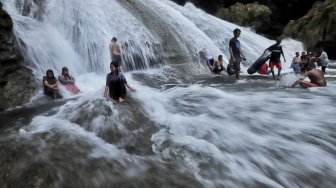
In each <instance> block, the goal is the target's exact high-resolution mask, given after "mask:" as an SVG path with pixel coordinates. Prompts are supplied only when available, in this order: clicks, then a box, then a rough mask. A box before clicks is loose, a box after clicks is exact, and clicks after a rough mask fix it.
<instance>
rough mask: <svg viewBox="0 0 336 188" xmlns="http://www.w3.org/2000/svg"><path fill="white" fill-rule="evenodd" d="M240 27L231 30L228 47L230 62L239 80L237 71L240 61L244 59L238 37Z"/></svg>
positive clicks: (238, 71) (238, 70)
mask: <svg viewBox="0 0 336 188" xmlns="http://www.w3.org/2000/svg"><path fill="white" fill-rule="evenodd" d="M240 33H241V31H240V29H238V28H236V29H235V30H233V38H232V39H231V40H230V43H229V49H230V58H231V59H230V63H231V64H232V67H233V69H234V71H235V74H236V79H237V80H239V73H240V61H241V59H244V58H245V57H244V55H243V53H242V52H241V48H240V41H239V40H238V37H239V36H240Z"/></svg>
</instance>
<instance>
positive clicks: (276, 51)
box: [265, 39, 286, 79]
mask: <svg viewBox="0 0 336 188" xmlns="http://www.w3.org/2000/svg"><path fill="white" fill-rule="evenodd" d="M280 44H281V40H280V39H277V40H276V43H275V44H273V45H272V46H270V47H268V48H267V49H266V50H265V52H266V51H270V52H271V58H270V60H269V67H270V69H271V73H272V76H273V79H275V74H274V66H276V67H277V68H278V79H280V74H281V69H282V65H281V60H280V58H281V54H282V57H283V58H284V60H285V62H286V58H285V55H284V53H283V50H282V46H281V45H280Z"/></svg>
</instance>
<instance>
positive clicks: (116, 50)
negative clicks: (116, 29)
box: [110, 37, 123, 72]
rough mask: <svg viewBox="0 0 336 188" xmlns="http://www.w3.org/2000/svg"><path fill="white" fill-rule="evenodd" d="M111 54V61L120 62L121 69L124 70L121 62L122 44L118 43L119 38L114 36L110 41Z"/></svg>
mask: <svg viewBox="0 0 336 188" xmlns="http://www.w3.org/2000/svg"><path fill="white" fill-rule="evenodd" d="M110 54H111V62H113V61H116V62H118V64H119V67H118V69H119V71H120V72H122V71H123V68H122V66H121V65H122V62H121V48H120V45H119V44H118V43H117V38H116V37H113V38H112V39H111V43H110Z"/></svg>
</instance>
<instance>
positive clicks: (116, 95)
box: [43, 29, 329, 102]
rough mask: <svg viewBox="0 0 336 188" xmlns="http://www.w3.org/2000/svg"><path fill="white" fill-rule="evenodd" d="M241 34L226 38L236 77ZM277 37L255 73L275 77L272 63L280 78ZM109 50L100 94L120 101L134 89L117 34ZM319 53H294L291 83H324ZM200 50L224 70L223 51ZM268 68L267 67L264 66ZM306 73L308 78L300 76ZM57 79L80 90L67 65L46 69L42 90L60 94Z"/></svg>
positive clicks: (73, 90) (236, 32) (215, 67)
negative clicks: (56, 71) (215, 53)
mask: <svg viewBox="0 0 336 188" xmlns="http://www.w3.org/2000/svg"><path fill="white" fill-rule="evenodd" d="M240 34H241V30H240V29H234V30H233V38H232V39H231V40H230V42H229V51H230V61H229V64H228V65H227V68H226V71H227V73H228V74H229V75H235V77H236V79H237V80H239V75H240V63H241V62H242V61H243V60H246V58H245V56H244V54H243V53H242V51H241V45H240V41H239V40H238V38H239V36H240ZM280 44H281V40H276V43H275V44H273V45H271V46H270V47H268V48H267V49H266V50H265V51H264V53H265V52H270V59H269V65H267V63H266V62H265V63H264V64H263V65H262V66H261V67H260V68H259V70H258V71H257V72H258V73H259V74H263V75H268V74H270V73H272V76H273V78H274V79H275V73H274V67H276V68H277V69H278V74H277V77H278V79H280V75H281V69H282V62H281V55H282V57H283V59H284V62H286V58H285V56H284V52H283V50H282V47H281V45H280ZM109 50H110V54H111V63H110V70H111V72H110V73H108V74H107V76H106V84H105V90H104V97H106V98H109V99H112V100H113V101H115V102H123V101H124V100H125V97H126V93H127V92H126V90H127V89H126V87H127V88H128V89H129V90H130V91H135V89H134V88H133V87H132V86H130V85H129V84H128V83H127V81H126V78H125V76H124V75H123V73H122V72H123V68H122V62H121V59H122V58H121V48H120V45H119V44H118V43H117V38H115V37H113V38H112V40H111V43H110V45H109ZM318 52H319V54H320V55H319V56H317V55H314V54H313V53H312V52H308V54H307V53H306V52H302V53H301V55H300V53H299V52H296V53H295V56H294V57H293V61H292V64H291V68H293V70H294V72H295V73H296V74H302V76H301V78H300V79H299V80H297V81H296V82H295V83H294V84H293V85H292V86H293V87H294V86H295V85H297V84H300V85H301V86H302V87H318V86H326V85H327V84H326V81H325V78H324V73H325V70H326V67H327V66H328V64H329V60H328V55H327V53H326V52H325V51H324V50H323V48H320V49H319V51H318ZM197 53H198V54H201V55H202V56H203V57H204V59H205V60H206V65H207V66H208V68H209V69H210V71H211V72H213V73H215V74H220V73H221V72H222V71H224V70H225V67H224V60H223V55H218V57H217V58H214V56H213V55H212V53H211V51H210V50H209V49H208V48H203V49H201V50H199V51H198V52H197ZM317 64H318V65H320V66H321V67H322V68H321V69H322V70H319V69H316V65H317ZM268 68H270V70H268ZM306 77H309V79H310V82H307V81H305V80H304V79H305V78H306ZM58 81H59V82H60V83H61V84H62V85H64V86H65V88H66V89H67V90H68V91H70V92H71V93H73V94H78V93H79V92H80V90H79V89H78V87H77V86H76V85H75V79H74V77H72V76H71V75H70V74H69V70H68V68H67V67H63V68H62V73H61V74H60V75H59V76H58V79H57V78H56V77H55V76H54V73H53V71H52V70H48V71H47V72H46V75H45V76H44V77H43V86H44V93H45V94H46V95H48V96H50V97H51V98H53V99H58V98H63V96H62V94H61V93H60V91H59V84H58Z"/></svg>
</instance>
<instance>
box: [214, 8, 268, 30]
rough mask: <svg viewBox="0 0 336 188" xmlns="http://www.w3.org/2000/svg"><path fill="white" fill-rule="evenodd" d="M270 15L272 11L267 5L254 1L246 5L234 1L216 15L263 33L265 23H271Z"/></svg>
mask: <svg viewBox="0 0 336 188" xmlns="http://www.w3.org/2000/svg"><path fill="white" fill-rule="evenodd" d="M271 15H272V11H271V10H270V9H269V8H268V7H267V6H265V5H262V4H259V3H257V2H255V3H250V4H246V5H244V4H241V3H236V4H234V5H232V6H230V7H229V8H221V9H219V11H218V12H217V15H216V16H217V17H219V18H222V19H224V20H227V21H230V22H235V23H237V24H238V25H242V26H251V27H252V28H254V29H255V30H256V31H257V32H259V33H263V31H264V28H265V25H270V23H271Z"/></svg>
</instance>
